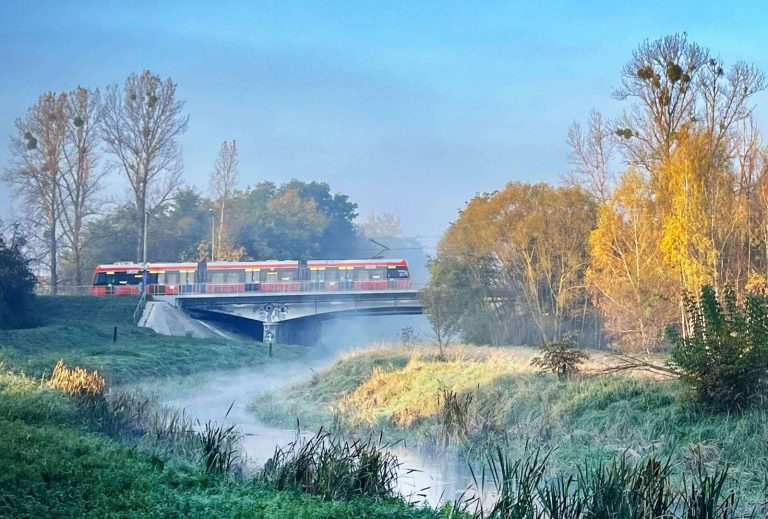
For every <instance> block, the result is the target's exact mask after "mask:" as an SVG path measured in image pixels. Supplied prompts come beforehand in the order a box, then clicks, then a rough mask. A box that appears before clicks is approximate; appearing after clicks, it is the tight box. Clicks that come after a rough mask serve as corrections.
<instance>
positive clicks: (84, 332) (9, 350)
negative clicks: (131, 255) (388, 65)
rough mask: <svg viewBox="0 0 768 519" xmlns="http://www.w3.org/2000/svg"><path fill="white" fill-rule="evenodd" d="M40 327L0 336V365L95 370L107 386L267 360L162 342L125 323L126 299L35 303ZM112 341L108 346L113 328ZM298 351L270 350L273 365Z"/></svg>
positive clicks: (203, 345)
mask: <svg viewBox="0 0 768 519" xmlns="http://www.w3.org/2000/svg"><path fill="white" fill-rule="evenodd" d="M37 301H38V308H37V315H38V320H39V321H40V326H37V327H35V328H28V329H20V330H0V359H2V360H3V362H4V363H5V365H6V367H7V368H11V369H14V370H16V371H23V372H24V373H26V374H28V375H30V376H33V377H40V376H42V375H43V374H44V373H46V372H50V370H51V369H52V368H53V366H54V365H55V364H56V362H57V361H58V360H59V359H63V360H64V361H65V362H66V363H67V364H69V365H79V366H82V367H84V368H88V369H91V370H98V371H99V372H100V373H102V374H104V375H105V376H106V377H107V378H108V379H109V380H110V382H112V383H120V382H126V381H136V380H137V379H140V378H146V377H153V376H165V375H184V374H188V373H192V372H196V371H207V370H216V369H230V368H236V367H242V366H252V365H257V364H261V363H263V362H266V361H267V360H268V356H267V351H266V348H265V347H264V346H263V345H261V344H260V343H256V342H232V341H224V340H214V339H194V338H188V337H166V336H163V335H157V334H156V333H154V332H153V331H152V330H149V329H146V328H138V327H136V326H134V325H133V324H132V322H131V318H132V315H133V311H134V309H135V307H136V302H137V299H136V298H132V297H113V298H96V297H39V298H38V300H37ZM115 326H117V333H118V338H117V342H116V343H113V342H112V338H113V328H114V327H115ZM302 351H303V349H302V348H299V347H292V346H281V347H280V348H275V355H276V358H278V359H284V360H291V359H295V358H297V357H298V356H300V355H301V353H302Z"/></svg>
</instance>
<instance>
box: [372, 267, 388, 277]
mask: <svg viewBox="0 0 768 519" xmlns="http://www.w3.org/2000/svg"><path fill="white" fill-rule="evenodd" d="M369 272H370V273H371V279H384V277H385V272H384V269H383V268H382V267H376V268H375V269H374V270H370V271H369Z"/></svg>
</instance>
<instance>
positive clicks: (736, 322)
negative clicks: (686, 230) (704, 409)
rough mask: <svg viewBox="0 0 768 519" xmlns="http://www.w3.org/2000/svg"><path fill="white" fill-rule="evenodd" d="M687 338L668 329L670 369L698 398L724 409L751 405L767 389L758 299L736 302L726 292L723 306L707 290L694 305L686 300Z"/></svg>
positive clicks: (765, 315) (766, 335) (764, 314)
mask: <svg viewBox="0 0 768 519" xmlns="http://www.w3.org/2000/svg"><path fill="white" fill-rule="evenodd" d="M684 304H685V311H686V323H685V324H686V328H687V333H686V334H685V335H682V334H680V333H679V332H678V331H677V330H674V329H671V328H670V329H669V330H668V331H667V334H668V337H669V339H670V341H671V342H672V344H673V349H672V351H671V353H670V364H671V366H672V367H673V369H675V370H676V371H677V372H678V373H679V374H680V376H681V378H682V379H683V380H684V381H686V382H687V383H688V384H690V385H691V386H692V387H693V389H694V391H695V393H696V396H697V398H698V399H699V400H700V401H702V402H705V403H708V404H713V405H715V406H718V407H724V408H728V409H731V408H741V407H744V406H746V405H749V404H751V403H753V402H754V401H755V400H756V399H757V397H759V396H760V395H762V394H763V392H764V391H765V390H766V372H767V370H768V306H766V299H765V298H764V297H762V296H757V295H748V296H747V297H746V298H745V300H744V301H743V302H739V301H737V298H736V294H735V293H734V291H733V290H732V289H731V288H729V287H726V288H725V289H724V290H723V297H722V301H721V300H720V299H718V297H717V294H716V293H715V290H714V289H713V288H712V287H710V286H704V287H702V289H701V296H700V297H699V299H698V300H694V299H693V298H692V297H690V296H689V295H688V294H685V295H684Z"/></svg>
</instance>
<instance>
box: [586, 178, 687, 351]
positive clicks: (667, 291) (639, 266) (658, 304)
mask: <svg viewBox="0 0 768 519" xmlns="http://www.w3.org/2000/svg"><path fill="white" fill-rule="evenodd" d="M660 239H661V230H660V224H659V217H658V208H657V204H656V202H655V200H654V197H653V195H652V192H651V188H650V185H649V181H648V180H647V179H646V178H645V177H644V176H643V175H642V174H640V173H639V172H638V171H636V170H634V169H630V170H628V171H627V172H626V173H625V174H624V176H623V177H622V180H621V184H620V185H619V186H618V188H617V190H616V192H615V193H614V195H613V197H612V198H611V199H610V200H608V201H607V202H606V203H605V204H604V205H603V206H602V207H600V210H599V213H598V220H597V227H596V228H595V230H594V231H593V232H592V234H591V235H590V238H589V247H590V266H589V268H588V269H587V275H586V282H587V286H588V287H589V289H590V291H591V293H592V296H593V301H594V303H595V305H596V306H597V307H598V308H599V309H600V310H601V311H602V312H603V315H604V317H605V326H606V329H607V331H609V332H613V334H614V339H616V340H618V341H619V343H622V342H624V343H623V344H622V346H623V347H624V349H632V350H647V349H649V348H651V347H653V346H655V345H656V344H658V342H659V341H660V340H661V338H662V335H663V331H664V327H665V326H666V324H667V323H669V322H670V320H671V319H673V318H674V316H675V312H676V308H675V305H674V304H670V300H669V299H670V295H671V294H674V293H675V291H677V288H676V283H675V282H674V279H673V278H671V277H670V276H669V274H668V273H667V272H666V271H665V269H664V268H663V267H664V266H663V262H662V251H661V250H660V247H659V241H660ZM623 337H627V338H628V339H629V340H628V341H622V338H623Z"/></svg>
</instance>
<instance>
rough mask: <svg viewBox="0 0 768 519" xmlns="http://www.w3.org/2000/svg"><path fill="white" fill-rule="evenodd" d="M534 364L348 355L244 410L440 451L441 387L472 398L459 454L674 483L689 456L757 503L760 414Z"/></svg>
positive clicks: (637, 380)
mask: <svg viewBox="0 0 768 519" xmlns="http://www.w3.org/2000/svg"><path fill="white" fill-rule="evenodd" d="M533 354H534V351H532V350H530V349H525V348H519V349H518V348H479V349H472V350H470V349H469V348H456V349H454V350H452V351H451V352H450V353H449V356H448V359H447V360H446V361H438V360H435V359H434V356H433V355H432V352H431V351H422V352H421V353H419V352H418V351H417V353H416V354H414V356H413V357H412V358H411V359H410V360H408V358H407V357H408V355H407V353H406V352H404V351H403V349H402V348H399V347H393V348H392V349H390V350H377V351H375V352H372V353H371V352H369V353H359V354H356V355H353V356H350V357H347V358H346V359H344V360H342V361H340V362H339V363H337V364H336V365H335V366H333V367H331V368H330V369H328V370H326V371H325V372H322V373H319V374H318V375H317V376H315V377H313V379H311V380H307V381H304V382H303V383H300V384H296V385H294V386H293V387H291V388H289V389H288V390H287V391H280V392H275V393H273V394H271V395H268V396H264V397H259V398H257V399H256V400H254V401H253V402H252V403H251V407H250V408H251V409H252V410H253V412H255V413H256V414H257V415H259V416H264V417H266V418H267V419H268V420H270V421H272V422H273V423H280V424H288V423H291V422H293V423H295V421H296V419H299V420H300V421H302V422H304V423H305V425H309V426H317V425H320V424H323V423H325V424H326V425H329V424H331V422H333V423H335V424H339V423H340V424H342V426H343V427H345V428H347V429H350V430H356V431H358V432H361V431H363V430H382V429H383V430H385V431H387V432H388V433H389V435H390V437H391V435H392V433H393V432H395V433H396V434H399V435H400V436H405V437H406V438H408V439H409V440H410V442H411V443H414V442H420V443H422V444H423V445H426V446H432V447H433V448H439V447H438V446H437V444H439V443H440V442H439V441H438V439H439V438H441V431H442V429H441V427H443V426H444V425H445V420H446V418H445V417H446V416H447V415H446V414H445V413H444V409H442V408H441V405H440V404H439V402H438V389H439V388H441V387H442V388H447V389H449V390H452V391H455V392H456V393H458V394H459V395H460V396H461V397H462V398H471V404H470V405H469V411H468V414H469V416H468V417H467V419H466V424H467V429H468V436H469V437H468V439H467V440H466V441H459V440H457V441H456V442H455V448H457V449H458V450H459V451H460V452H462V453H463V454H465V455H467V456H470V457H473V456H478V457H479V456H481V455H482V453H483V452H484V451H485V448H486V447H487V446H488V445H492V444H494V443H498V442H500V441H503V442H506V444H507V446H508V450H509V452H511V453H515V452H517V453H521V452H522V451H523V450H524V446H525V445H526V443H530V444H532V445H534V446H540V447H542V448H545V449H555V451H554V452H553V453H552V456H551V458H550V463H549V468H550V469H551V470H553V471H554V472H556V473H559V472H566V473H568V472H571V473H572V472H573V471H574V469H575V467H576V466H577V465H579V464H583V463H584V461H585V460H589V461H590V462H592V463H594V462H601V461H608V460H611V459H613V458H615V457H616V456H617V455H622V454H624V453H626V455H627V456H628V457H629V458H630V459H642V458H645V457H648V456H652V455H655V456H658V457H660V458H666V457H671V458H672V461H673V464H674V471H675V473H677V474H682V473H686V472H690V471H691V470H693V468H694V465H695V463H694V462H695V460H697V459H698V455H699V453H700V454H701V456H702V458H703V461H704V462H705V464H706V465H707V466H708V467H714V466H716V465H724V464H730V465H731V466H732V468H731V470H730V474H731V477H732V478H733V481H737V482H738V484H739V487H740V488H741V489H742V490H743V491H744V492H746V493H747V494H748V495H749V496H750V497H751V498H752V499H758V498H760V497H762V491H763V485H764V482H765V474H766V471H767V470H768V406H763V407H758V408H755V409H752V410H750V411H748V412H746V413H744V414H741V415H727V414H713V413H712V412H711V411H709V410H707V409H704V408H702V407H700V406H699V405H697V404H695V403H694V402H692V401H691V400H690V399H688V398H687V394H686V391H685V389H684V388H683V387H682V386H681V385H680V383H678V382H676V381H670V380H659V379H655V378H650V377H647V376H646V377H642V376H627V375H624V376H622V375H605V376H596V377H589V378H584V379H582V380H580V381H570V382H568V381H559V380H557V378H556V377H554V376H552V375H549V374H539V373H537V372H536V371H535V370H534V369H533V368H531V367H530V358H531V357H532V356H533ZM404 363H405V364H404ZM376 366H378V368H376ZM350 374H354V375H350ZM366 374H367V376H366ZM316 409H321V410H322V412H318V411H316ZM393 430H394V431H393Z"/></svg>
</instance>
